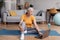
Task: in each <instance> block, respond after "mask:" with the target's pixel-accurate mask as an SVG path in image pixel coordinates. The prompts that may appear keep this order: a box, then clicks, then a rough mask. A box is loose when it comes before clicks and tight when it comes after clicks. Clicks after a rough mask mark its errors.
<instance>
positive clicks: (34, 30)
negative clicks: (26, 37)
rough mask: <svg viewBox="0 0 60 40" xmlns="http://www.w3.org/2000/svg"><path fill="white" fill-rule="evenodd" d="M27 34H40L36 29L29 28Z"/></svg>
mask: <svg viewBox="0 0 60 40" xmlns="http://www.w3.org/2000/svg"><path fill="white" fill-rule="evenodd" d="M27 33H33V34H35V33H37V34H38V35H39V33H38V31H37V30H36V28H27Z"/></svg>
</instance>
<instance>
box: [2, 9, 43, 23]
mask: <svg viewBox="0 0 60 40" xmlns="http://www.w3.org/2000/svg"><path fill="white" fill-rule="evenodd" d="M9 11H10V10H9ZM9 11H6V12H4V13H3V22H4V23H6V22H20V17H21V16H22V15H23V14H24V13H25V12H26V10H14V11H15V12H16V14H17V16H10V15H9ZM39 11H40V10H34V12H33V14H32V15H34V16H35V18H36V22H42V21H44V13H42V15H37V13H38V12H39Z"/></svg>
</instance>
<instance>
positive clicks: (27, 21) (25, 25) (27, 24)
mask: <svg viewBox="0 0 60 40" xmlns="http://www.w3.org/2000/svg"><path fill="white" fill-rule="evenodd" d="M33 11H34V9H33V8H28V10H27V12H26V13H25V14H23V15H22V16H21V21H20V23H19V28H20V31H21V37H20V40H24V34H25V33H27V31H28V30H29V29H30V30H32V29H34V30H36V32H37V33H38V34H39V37H40V38H42V33H41V32H40V29H39V27H38V25H37V23H36V19H35V17H34V16H33V15H32V13H33Z"/></svg>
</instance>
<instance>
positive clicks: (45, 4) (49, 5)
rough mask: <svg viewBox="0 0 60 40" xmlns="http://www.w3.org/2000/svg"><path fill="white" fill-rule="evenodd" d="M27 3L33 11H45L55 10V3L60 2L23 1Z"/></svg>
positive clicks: (47, 0)
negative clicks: (32, 7) (31, 6)
mask: <svg viewBox="0 0 60 40" xmlns="http://www.w3.org/2000/svg"><path fill="white" fill-rule="evenodd" d="M25 1H27V2H29V3H30V4H33V5H34V8H35V9H42V10H46V9H49V8H52V7H55V8H57V5H56V3H57V2H60V0H25Z"/></svg>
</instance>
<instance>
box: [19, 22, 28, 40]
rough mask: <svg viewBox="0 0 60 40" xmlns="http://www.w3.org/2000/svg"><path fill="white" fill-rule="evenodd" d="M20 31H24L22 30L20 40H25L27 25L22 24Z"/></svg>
mask: <svg viewBox="0 0 60 40" xmlns="http://www.w3.org/2000/svg"><path fill="white" fill-rule="evenodd" d="M20 29H22V30H21V37H20V40H24V31H25V30H27V28H26V25H25V22H22V24H21V28H20Z"/></svg>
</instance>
